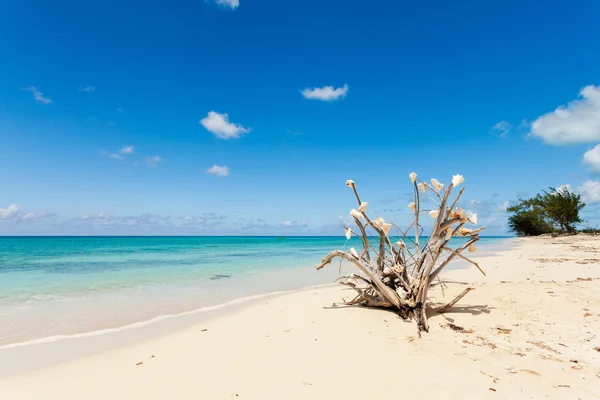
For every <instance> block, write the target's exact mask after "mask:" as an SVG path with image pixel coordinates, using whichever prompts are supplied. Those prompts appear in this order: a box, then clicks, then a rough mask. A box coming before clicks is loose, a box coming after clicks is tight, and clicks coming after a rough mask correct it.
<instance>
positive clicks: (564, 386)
mask: <svg viewBox="0 0 600 400" xmlns="http://www.w3.org/2000/svg"><path fill="white" fill-rule="evenodd" d="M554 387H556V388H570V387H571V386H570V385H556V386H554Z"/></svg>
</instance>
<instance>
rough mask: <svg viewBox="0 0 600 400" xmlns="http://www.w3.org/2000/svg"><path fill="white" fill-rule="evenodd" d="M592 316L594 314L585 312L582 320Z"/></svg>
mask: <svg viewBox="0 0 600 400" xmlns="http://www.w3.org/2000/svg"><path fill="white" fill-rule="evenodd" d="M592 315H594V314H591V313H589V312H586V313H585V314H583V318H587V317H591V316H592Z"/></svg>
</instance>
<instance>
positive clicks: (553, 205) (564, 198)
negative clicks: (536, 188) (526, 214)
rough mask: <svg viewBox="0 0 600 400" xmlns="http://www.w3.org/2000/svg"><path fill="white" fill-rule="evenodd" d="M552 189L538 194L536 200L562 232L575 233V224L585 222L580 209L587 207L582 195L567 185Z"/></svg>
mask: <svg viewBox="0 0 600 400" xmlns="http://www.w3.org/2000/svg"><path fill="white" fill-rule="evenodd" d="M550 190H551V192H546V191H544V192H543V194H538V195H537V196H536V197H535V201H536V202H538V203H539V204H540V205H541V207H542V208H543V209H544V213H545V214H546V215H547V217H548V219H549V220H550V221H551V223H552V224H553V225H554V226H555V227H556V228H558V230H559V231H560V232H561V233H575V231H576V229H575V225H576V224H579V223H581V222H583V221H582V219H581V218H580V217H579V211H580V210H581V209H582V208H583V207H585V203H584V202H582V201H581V196H580V195H578V194H575V193H572V192H570V191H569V190H568V189H567V188H565V187H562V188H559V189H558V190H557V189H555V188H550Z"/></svg>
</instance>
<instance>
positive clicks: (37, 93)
mask: <svg viewBox="0 0 600 400" xmlns="http://www.w3.org/2000/svg"><path fill="white" fill-rule="evenodd" d="M19 90H26V91H28V92H31V93H33V97H34V98H35V100H36V101H37V102H40V103H42V104H50V103H52V99H50V98H48V97H45V96H44V93H42V92H40V91H39V90H38V89H37V88H36V87H35V86H29V87H26V88H22V89H19Z"/></svg>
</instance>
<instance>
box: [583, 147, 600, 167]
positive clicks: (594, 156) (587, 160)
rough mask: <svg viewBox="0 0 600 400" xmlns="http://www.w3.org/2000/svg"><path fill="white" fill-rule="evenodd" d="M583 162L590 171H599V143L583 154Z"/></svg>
mask: <svg viewBox="0 0 600 400" xmlns="http://www.w3.org/2000/svg"><path fill="white" fill-rule="evenodd" d="M583 164H585V165H587V166H588V167H589V169H590V171H592V172H600V144H597V145H596V146H594V148H593V149H591V150H588V151H586V152H585V153H584V154H583Z"/></svg>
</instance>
